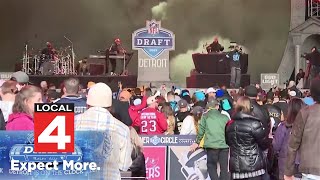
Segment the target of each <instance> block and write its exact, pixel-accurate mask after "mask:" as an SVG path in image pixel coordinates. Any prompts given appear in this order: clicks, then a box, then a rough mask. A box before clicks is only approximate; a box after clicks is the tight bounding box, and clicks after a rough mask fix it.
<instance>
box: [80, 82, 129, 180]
mask: <svg viewBox="0 0 320 180" xmlns="http://www.w3.org/2000/svg"><path fill="white" fill-rule="evenodd" d="M87 105H88V110H87V111H85V112H84V113H82V114H79V115H76V116H75V121H74V123H75V130H76V131H102V132H108V134H109V138H110V140H111V142H110V143H111V145H112V149H111V152H110V155H109V156H108V158H107V159H106V161H105V162H104V166H103V171H102V172H103V179H107V180H114V179H117V180H120V179H121V175H120V171H127V170H128V169H129V167H130V166H131V164H132V159H131V153H132V144H131V138H130V130H129V127H128V126H126V125H125V124H123V123H122V122H121V121H119V120H118V119H116V118H115V117H114V116H112V114H111V113H110V111H111V110H112V91H111V89H110V87H109V86H108V85H106V84H105V83H97V84H95V85H93V86H92V87H91V88H90V89H89V92H88V96H87Z"/></svg>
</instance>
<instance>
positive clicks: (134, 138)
mask: <svg viewBox="0 0 320 180" xmlns="http://www.w3.org/2000/svg"><path fill="white" fill-rule="evenodd" d="M130 139H131V144H132V147H133V149H134V153H135V156H138V154H139V151H140V152H143V142H142V140H141V138H140V136H139V135H138V133H137V131H136V130H135V129H134V128H133V127H132V126H131V127H130Z"/></svg>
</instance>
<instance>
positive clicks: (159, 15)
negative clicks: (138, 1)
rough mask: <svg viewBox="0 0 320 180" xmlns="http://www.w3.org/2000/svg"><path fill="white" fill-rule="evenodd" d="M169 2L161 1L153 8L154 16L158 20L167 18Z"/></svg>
mask: <svg viewBox="0 0 320 180" xmlns="http://www.w3.org/2000/svg"><path fill="white" fill-rule="evenodd" d="M167 7H168V3H167V2H160V3H159V4H158V5H156V6H154V7H152V8H151V12H152V17H153V18H156V19H158V20H165V19H166V18H167V17H166V12H167Z"/></svg>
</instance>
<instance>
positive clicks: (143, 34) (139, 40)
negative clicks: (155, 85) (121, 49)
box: [132, 20, 175, 82]
mask: <svg viewBox="0 0 320 180" xmlns="http://www.w3.org/2000/svg"><path fill="white" fill-rule="evenodd" d="M132 49H134V50H138V81H140V82H157V81H170V78H169V71H170V68H169V51H170V50H174V49H175V37H174V34H173V33H172V32H171V31H169V30H167V29H164V28H162V27H161V21H156V20H151V21H146V27H144V28H141V29H138V30H136V31H134V32H133V33H132Z"/></svg>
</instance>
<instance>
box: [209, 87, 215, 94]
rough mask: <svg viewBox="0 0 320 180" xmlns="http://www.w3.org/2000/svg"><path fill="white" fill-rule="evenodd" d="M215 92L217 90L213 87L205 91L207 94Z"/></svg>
mask: <svg viewBox="0 0 320 180" xmlns="http://www.w3.org/2000/svg"><path fill="white" fill-rule="evenodd" d="M216 92H217V90H216V89H214V88H213V87H210V88H208V89H207V91H206V93H207V94H209V93H216Z"/></svg>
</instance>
